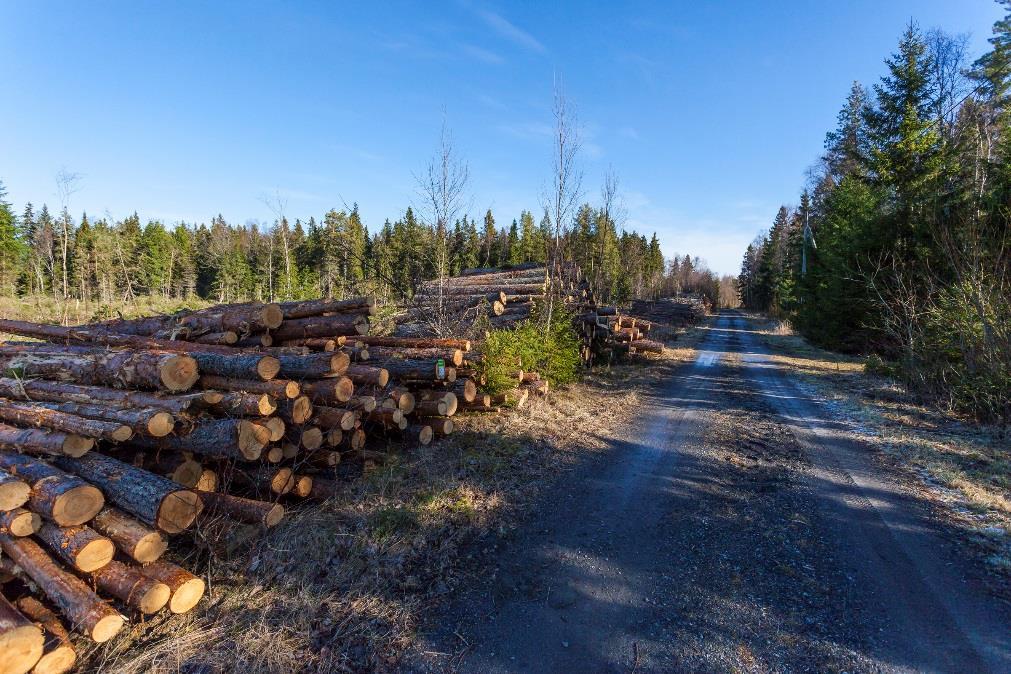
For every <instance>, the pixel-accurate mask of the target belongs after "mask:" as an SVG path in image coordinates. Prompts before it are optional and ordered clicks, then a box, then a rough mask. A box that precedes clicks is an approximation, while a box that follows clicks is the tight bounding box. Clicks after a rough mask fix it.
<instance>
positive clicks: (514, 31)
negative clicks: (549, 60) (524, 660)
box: [477, 9, 547, 53]
mask: <svg viewBox="0 0 1011 674" xmlns="http://www.w3.org/2000/svg"><path fill="white" fill-rule="evenodd" d="M477 15H478V16H480V17H481V19H482V20H483V21H484V22H485V23H486V24H488V26H489V27H490V28H491V29H492V30H494V31H495V32H496V33H498V34H499V35H501V36H502V37H504V38H505V39H507V40H509V41H511V42H513V43H515V44H517V45H519V46H520V47H523V48H524V49H527V50H530V51H534V52H538V53H544V52H545V51H547V49H545V47H544V45H542V44H541V43H540V42H538V41H537V38H535V37H534V36H533V35H531V34H530V33H528V32H526V31H525V30H523V29H522V28H520V27H519V26H517V25H516V24H514V23H512V22H511V21H509V19H507V18H505V17H504V16H502V15H501V14H498V13H496V12H493V11H491V10H488V9H478V10H477Z"/></svg>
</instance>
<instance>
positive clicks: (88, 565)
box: [38, 522, 116, 573]
mask: <svg viewBox="0 0 1011 674" xmlns="http://www.w3.org/2000/svg"><path fill="white" fill-rule="evenodd" d="M38 538H39V540H41V541H42V542H43V543H45V544H46V547H48V548H49V549H50V550H51V551H52V552H53V554H55V555H56V556H57V557H59V558H60V559H62V560H63V561H64V562H66V563H67V564H69V565H70V566H72V567H73V568H75V569H77V570H78V571H84V572H85V573H88V572H91V571H96V570H98V569H101V568H102V567H103V566H105V565H106V564H108V563H109V562H111V561H112V557H113V555H115V554H116V546H115V545H113V544H112V541H110V540H109V539H108V538H106V537H105V536H102V535H101V534H99V533H97V532H95V531H94V530H93V529H90V528H88V527H86V526H84V525H81V526H76V527H58V526H56V525H55V524H51V523H49V522H46V523H45V524H43V525H42V528H40V529H39V533H38Z"/></svg>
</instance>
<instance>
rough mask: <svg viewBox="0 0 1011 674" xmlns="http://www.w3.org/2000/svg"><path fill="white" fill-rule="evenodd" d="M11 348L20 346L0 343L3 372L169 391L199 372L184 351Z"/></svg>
mask: <svg viewBox="0 0 1011 674" xmlns="http://www.w3.org/2000/svg"><path fill="white" fill-rule="evenodd" d="M2 322H3V321H0V323H2ZM15 348H20V347H0V370H2V371H3V373H4V375H5V376H14V377H16V378H25V377H40V376H41V377H46V378H47V379H54V380H57V381H62V382H68V383H76V384H87V385H96V384H97V385H103V386H112V387H114V388H131V389H132V388H140V389H152V390H165V391H171V392H177V391H186V390H188V389H189V388H191V387H192V386H193V384H194V383H195V382H196V380H197V377H198V376H199V374H198V371H197V362H196V361H195V360H194V359H193V358H192V357H190V356H187V355H184V354H173V353H159V352H147V351H130V350H119V351H95V352H92V353H63V354H60V353H49V352H45V351H37V352H32V351H29V350H25V351H22V352H20V353H18V352H15V351H13V349H15Z"/></svg>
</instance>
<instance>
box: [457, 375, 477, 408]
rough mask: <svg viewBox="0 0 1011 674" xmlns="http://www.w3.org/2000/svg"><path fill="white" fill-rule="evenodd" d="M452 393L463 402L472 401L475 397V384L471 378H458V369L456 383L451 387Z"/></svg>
mask: <svg viewBox="0 0 1011 674" xmlns="http://www.w3.org/2000/svg"><path fill="white" fill-rule="evenodd" d="M453 393H455V394H456V397H457V398H460V399H461V400H462V401H463V402H466V403H472V402H474V401H475V400H476V399H477V384H475V383H474V380H472V379H460V378H459V371H457V380H456V385H455V386H454V387H453Z"/></svg>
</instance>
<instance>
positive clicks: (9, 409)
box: [0, 398, 133, 454]
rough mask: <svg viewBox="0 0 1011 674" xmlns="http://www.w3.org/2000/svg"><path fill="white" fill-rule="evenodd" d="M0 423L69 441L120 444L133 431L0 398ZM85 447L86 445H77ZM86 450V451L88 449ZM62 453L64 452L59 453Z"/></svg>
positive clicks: (118, 424)
mask: <svg viewBox="0 0 1011 674" xmlns="http://www.w3.org/2000/svg"><path fill="white" fill-rule="evenodd" d="M0 419H2V420H3V421H7V422H10V423H12V424H16V425H18V426H22V427H33V428H40V429H47V430H51V431H59V432H61V433H64V434H67V435H68V436H69V437H73V436H81V437H85V438H97V439H102V440H110V441H112V442H123V441H124V440H129V439H130V438H131V437H132V436H133V429H132V428H131V427H129V426H126V425H124V424H120V423H116V422H114V421H102V420H100V419H89V418H87V417H81V416H77V415H75V414H70V413H67V412H61V411H58V410H53V409H49V408H47V407H43V406H36V405H34V404H32V403H29V402H24V403H21V402H15V401H12V400H9V399H6V398H0ZM80 444H84V445H86V443H80ZM89 449H90V448H89ZM60 453H61V454H63V453H66V451H65V450H61V451H60Z"/></svg>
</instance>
